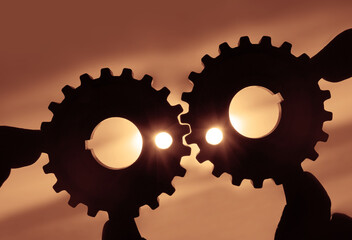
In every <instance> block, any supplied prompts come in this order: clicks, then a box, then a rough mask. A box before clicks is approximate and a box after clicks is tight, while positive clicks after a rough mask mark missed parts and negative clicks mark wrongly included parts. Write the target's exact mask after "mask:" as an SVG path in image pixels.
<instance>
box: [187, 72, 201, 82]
mask: <svg viewBox="0 0 352 240" xmlns="http://www.w3.org/2000/svg"><path fill="white" fill-rule="evenodd" d="M199 75H200V73H196V72H191V73H190V74H189V75H188V79H189V80H191V81H192V82H194V81H195V80H197V79H198V78H199Z"/></svg>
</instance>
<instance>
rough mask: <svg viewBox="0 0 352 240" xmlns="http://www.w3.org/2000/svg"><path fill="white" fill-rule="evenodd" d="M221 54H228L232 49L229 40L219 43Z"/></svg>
mask: <svg viewBox="0 0 352 240" xmlns="http://www.w3.org/2000/svg"><path fill="white" fill-rule="evenodd" d="M219 50H220V54H226V53H228V52H230V51H231V47H230V46H229V44H228V43H227V42H224V43H221V44H220V45H219Z"/></svg>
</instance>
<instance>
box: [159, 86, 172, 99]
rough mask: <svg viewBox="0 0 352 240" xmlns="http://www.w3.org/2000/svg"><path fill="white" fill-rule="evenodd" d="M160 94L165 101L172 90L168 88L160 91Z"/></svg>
mask: <svg viewBox="0 0 352 240" xmlns="http://www.w3.org/2000/svg"><path fill="white" fill-rule="evenodd" d="M158 92H159V94H161V95H162V96H163V97H164V98H165V99H166V98H167V97H168V96H169V94H170V90H169V89H168V88H167V87H163V88H162V89H160V90H159V91H158Z"/></svg>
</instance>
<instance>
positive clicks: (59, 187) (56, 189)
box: [53, 182, 64, 193]
mask: <svg viewBox="0 0 352 240" xmlns="http://www.w3.org/2000/svg"><path fill="white" fill-rule="evenodd" d="M53 189H54V190H55V192H57V193H59V192H61V191H63V190H64V188H63V187H62V185H61V184H60V183H59V182H56V183H55V184H54V186H53Z"/></svg>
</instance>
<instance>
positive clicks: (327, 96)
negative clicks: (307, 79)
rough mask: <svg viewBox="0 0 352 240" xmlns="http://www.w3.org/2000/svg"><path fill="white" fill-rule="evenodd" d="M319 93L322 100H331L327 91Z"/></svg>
mask: <svg viewBox="0 0 352 240" xmlns="http://www.w3.org/2000/svg"><path fill="white" fill-rule="evenodd" d="M321 93H322V97H323V99H324V100H327V99H329V98H331V94H330V91H329V90H324V91H321Z"/></svg>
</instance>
